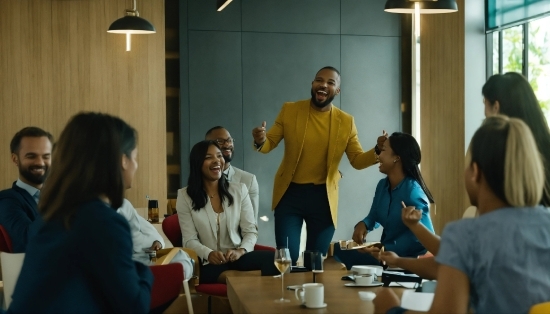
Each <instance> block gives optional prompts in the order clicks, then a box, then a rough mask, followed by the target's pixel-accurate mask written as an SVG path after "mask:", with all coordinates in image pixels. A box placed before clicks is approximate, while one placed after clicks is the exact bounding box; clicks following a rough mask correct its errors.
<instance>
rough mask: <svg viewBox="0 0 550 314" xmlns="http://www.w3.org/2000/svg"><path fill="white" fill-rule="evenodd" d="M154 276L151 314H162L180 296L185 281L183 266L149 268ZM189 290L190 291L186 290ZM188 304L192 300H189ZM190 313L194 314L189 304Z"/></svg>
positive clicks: (170, 265) (172, 265) (168, 265)
mask: <svg viewBox="0 0 550 314" xmlns="http://www.w3.org/2000/svg"><path fill="white" fill-rule="evenodd" d="M149 268H150V269H151V272H152V273H153V276H154V278H155V279H154V281H153V287H152V288H151V306H150V307H149V309H150V313H162V312H163V311H164V310H165V309H166V308H167V307H168V306H169V305H170V304H171V303H172V302H173V301H174V300H175V299H176V298H177V297H178V296H179V295H180V292H181V287H182V283H183V279H184V275H183V267H181V264H179V263H174V264H166V265H152V266H149ZM186 290H188V289H186ZM187 300H188V302H189V301H190V300H191V298H190V297H188V298H187ZM188 308H189V312H190V313H191V314H192V313H193V307H192V305H189V304H188Z"/></svg>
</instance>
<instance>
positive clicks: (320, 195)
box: [252, 67, 386, 264]
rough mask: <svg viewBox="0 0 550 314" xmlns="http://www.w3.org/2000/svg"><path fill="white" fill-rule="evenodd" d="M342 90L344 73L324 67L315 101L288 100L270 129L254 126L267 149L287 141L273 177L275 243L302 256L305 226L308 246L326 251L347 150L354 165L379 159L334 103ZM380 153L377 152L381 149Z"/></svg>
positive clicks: (257, 140)
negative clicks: (301, 249)
mask: <svg viewBox="0 0 550 314" xmlns="http://www.w3.org/2000/svg"><path fill="white" fill-rule="evenodd" d="M339 93H340V72H338V70H337V69H335V68H333V67H324V68H322V69H321V70H319V71H318V72H317V74H316V75H315V79H314V80H313V82H312V83H311V99H306V100H301V101H297V102H287V103H285V104H284V105H283V108H282V109H281V111H280V112H279V115H278V116H277V119H276V120H275V124H274V125H273V127H271V129H270V130H269V131H268V132H267V133H266V131H265V126H266V122H265V121H264V122H263V123H262V126H261V127H257V128H254V129H253V130H252V135H253V137H254V146H255V147H256V149H257V150H258V151H259V152H262V153H264V154H265V153H268V152H270V151H271V150H272V149H274V148H275V147H277V145H278V144H279V142H280V141H281V140H282V139H284V140H285V141H284V143H285V151H284V157H283V160H282V162H281V165H280V166H279V170H278V171H277V174H276V175H275V183H274V186H273V203H272V208H273V209H274V210H275V240H276V242H277V246H286V243H287V239H288V246H289V248H288V249H289V250H290V255H291V257H292V261H293V263H294V264H295V263H296V260H297V259H298V254H299V252H298V251H299V246H300V232H301V229H302V223H303V221H304V220H305V222H306V225H307V242H306V250H318V251H320V252H323V254H326V252H327V250H328V246H329V243H330V241H331V240H332V236H333V235H334V230H335V227H336V223H337V218H338V181H339V180H340V178H341V175H340V173H339V171H338V165H339V164H340V160H341V159H342V156H343V154H344V153H346V155H347V157H348V159H349V162H350V164H351V165H352V166H353V167H354V168H355V169H364V168H367V167H369V166H371V165H374V164H375V163H376V162H377V155H376V152H375V151H378V146H379V147H382V143H383V142H384V141H385V139H386V137H385V136H381V137H379V138H378V145H377V146H375V148H373V149H371V150H369V151H367V152H364V151H363V148H362V147H361V144H360V143H359V139H358V137H357V128H356V127H355V123H354V121H353V116H351V115H350V114H348V113H345V112H344V111H342V110H340V109H339V108H338V107H335V106H333V105H332V100H333V99H334V97H336V96H337V95H338V94H339ZM378 152H379V151H378Z"/></svg>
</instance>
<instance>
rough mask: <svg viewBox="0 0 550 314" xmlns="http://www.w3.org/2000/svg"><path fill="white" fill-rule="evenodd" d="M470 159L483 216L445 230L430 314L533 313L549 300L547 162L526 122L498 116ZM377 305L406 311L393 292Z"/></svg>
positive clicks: (483, 130)
mask: <svg viewBox="0 0 550 314" xmlns="http://www.w3.org/2000/svg"><path fill="white" fill-rule="evenodd" d="M466 161H467V167H466V169H465V170H464V181H465V185H466V191H467V193H468V197H469V198H470V202H471V203H472V205H474V206H477V209H478V211H479V217H477V218H475V219H462V220H459V221H456V222H451V223H449V224H447V226H446V227H445V229H444V230H443V234H442V236H441V247H440V249H439V254H438V255H437V257H436V261H437V262H438V263H439V265H440V266H439V267H438V269H437V271H438V272H437V280H438V283H437V288H436V291H435V296H434V299H433V303H432V306H431V308H430V310H429V312H430V313H469V312H472V311H470V310H469V309H470V308H471V310H473V312H474V313H528V312H529V309H530V307H531V306H533V305H534V304H538V303H542V302H546V301H549V300H550V272H549V271H548V265H550V228H549V227H548V226H550V211H548V209H547V208H544V207H543V206H540V205H539V204H540V202H541V199H542V197H543V189H544V184H545V173H544V164H543V159H542V157H541V155H540V153H539V151H538V149H537V145H536V142H535V140H534V137H533V135H532V133H531V131H530V130H529V127H527V125H526V124H525V123H524V122H523V121H521V120H520V119H516V118H508V117H506V116H493V117H488V118H487V119H485V121H484V123H483V125H482V126H481V127H480V128H479V129H478V130H477V131H476V133H475V134H474V136H473V138H472V141H471V143H470V147H469V149H468V154H467V156H466ZM374 303H375V306H376V312H377V313H386V312H387V313H392V314H396V313H404V312H405V310H404V309H402V308H400V307H399V304H400V302H399V299H398V298H397V296H396V295H395V294H394V293H393V292H392V291H391V290H390V289H383V290H381V291H379V292H378V295H377V297H376V298H375V299H374ZM388 310H389V311H388Z"/></svg>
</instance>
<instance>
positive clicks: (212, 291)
mask: <svg viewBox="0 0 550 314" xmlns="http://www.w3.org/2000/svg"><path fill="white" fill-rule="evenodd" d="M162 231H163V232H164V234H165V235H166V237H167V238H168V240H170V242H172V245H173V246H175V247H182V246H183V240H182V238H183V237H182V235H181V229H180V223H179V219H178V215H177V214H174V215H170V216H168V217H166V218H164V220H163V221H162ZM254 250H257V251H273V252H275V248H273V247H270V246H265V245H260V244H256V245H254ZM188 253H189V252H188ZM190 255H191V254H190ZM192 257H193V256H192ZM194 258H195V265H199V260H198V257H196V253H195V254H194ZM195 268H196V267H195ZM195 290H196V291H197V292H199V293H202V294H204V295H207V296H208V313H212V297H218V298H227V285H225V284H223V283H208V284H204V283H203V284H197V285H196V286H195Z"/></svg>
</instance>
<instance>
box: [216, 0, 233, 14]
mask: <svg viewBox="0 0 550 314" xmlns="http://www.w3.org/2000/svg"><path fill="white" fill-rule="evenodd" d="M231 1H233V0H217V1H216V7H217V8H218V12H220V11H221V10H223V9H225V7H226V6H228V5H229V4H230V3H231Z"/></svg>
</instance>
